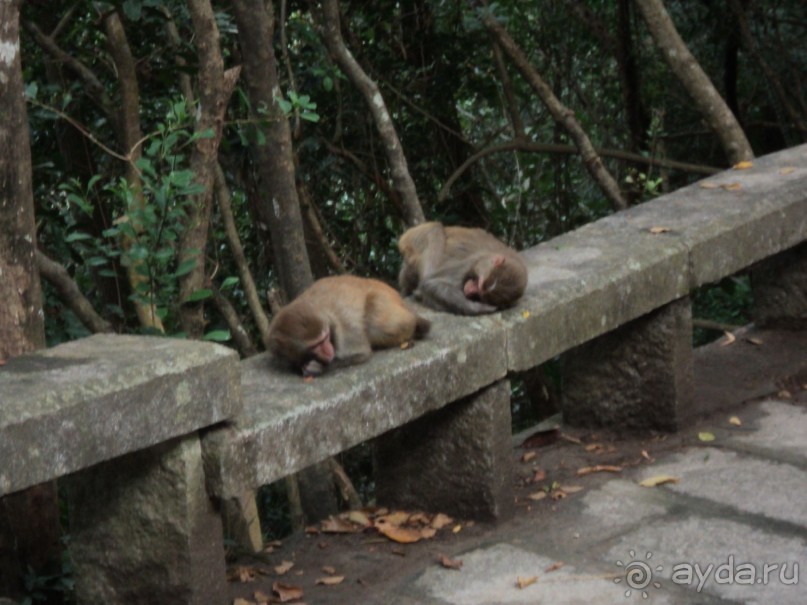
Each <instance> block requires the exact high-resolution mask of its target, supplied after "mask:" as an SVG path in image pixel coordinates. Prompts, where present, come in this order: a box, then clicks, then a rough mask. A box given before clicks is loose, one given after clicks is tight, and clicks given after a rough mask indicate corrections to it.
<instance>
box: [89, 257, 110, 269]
mask: <svg viewBox="0 0 807 605" xmlns="http://www.w3.org/2000/svg"><path fill="white" fill-rule="evenodd" d="M84 262H85V263H86V264H87V265H89V266H90V267H100V266H101V265H106V264H107V259H106V257H103V256H91V257H90V258H88V259H87V260H86V261H84Z"/></svg>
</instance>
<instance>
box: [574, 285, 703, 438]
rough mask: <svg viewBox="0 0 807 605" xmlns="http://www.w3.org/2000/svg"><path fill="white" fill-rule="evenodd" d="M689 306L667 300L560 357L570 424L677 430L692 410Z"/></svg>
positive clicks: (687, 301) (688, 417)
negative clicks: (650, 310)
mask: <svg viewBox="0 0 807 605" xmlns="http://www.w3.org/2000/svg"><path fill="white" fill-rule="evenodd" d="M692 359H693V357H692V310H691V308H690V302H689V298H682V299H679V300H676V301H673V302H672V303H670V304H667V305H665V306H663V307H661V308H659V309H657V310H655V311H652V312H650V313H648V314H647V315H644V316H642V317H639V318H638V319H635V320H633V321H631V322H629V323H627V324H625V325H624V326H621V327H619V328H617V329H616V330H613V331H612V332H608V333H607V334H604V335H602V336H600V337H598V338H595V339H594V340H591V341H589V342H587V343H585V344H583V345H581V346H579V347H577V348H575V349H572V350H571V351H569V352H568V353H566V354H564V356H563V358H562V374H563V419H564V422H566V423H568V424H570V425H573V426H606V427H610V428H652V429H662V430H677V429H679V428H680V427H681V426H682V425H683V424H685V423H686V422H687V421H688V420H689V419H690V418H691V416H692V413H693V405H694V404H693V398H694V391H693V365H692Z"/></svg>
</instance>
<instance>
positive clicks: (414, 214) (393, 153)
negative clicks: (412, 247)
mask: <svg viewBox="0 0 807 605" xmlns="http://www.w3.org/2000/svg"><path fill="white" fill-rule="evenodd" d="M320 28H321V30H322V37H323V39H324V40H325V45H326V46H327V47H328V52H329V53H330V54H331V56H332V57H333V60H334V61H335V62H336V64H337V65H338V66H339V67H340V69H342V71H344V72H345V74H346V75H347V76H348V78H350V81H351V82H353V85H354V86H356V88H358V89H359V91H360V92H361V93H362V95H363V96H364V98H365V100H366V102H367V105H368V107H369V108H370V113H371V114H372V116H373V120H374V121H375V125H376V128H377V129H378V133H379V134H380V135H381V140H382V141H383V142H384V150H385V151H386V153H387V160H388V161H389V164H390V173H391V176H392V182H393V185H394V187H395V190H396V191H397V192H398V194H399V195H400V201H401V210H402V212H403V215H404V217H403V218H404V221H406V224H407V225H410V226H411V225H416V224H418V223H422V222H423V221H424V220H425V217H424V215H423V208H422V207H421V205H420V200H419V199H418V195H417V190H416V188H415V182H414V181H413V180H412V175H411V174H410V173H409V167H408V166H407V163H406V156H405V155H404V152H403V147H402V146H401V141H400V140H399V139H398V134H397V132H396V131H395V126H394V124H393V123H392V117H391V116H390V114H389V111H388V110H387V105H386V103H385V102H384V97H383V96H382V95H381V91H380V90H379V88H378V85H377V84H376V83H375V82H374V81H373V80H372V79H371V78H370V77H369V76H368V75H367V74H366V73H365V71H364V70H363V69H362V67H361V65H359V62H358V61H356V59H355V57H353V55H352V54H351V52H350V50H348V48H347V45H345V41H344V39H343V38H342V32H341V29H340V25H339V3H338V2H337V1H336V0H325V1H324V2H323V3H322V18H321V19H320Z"/></svg>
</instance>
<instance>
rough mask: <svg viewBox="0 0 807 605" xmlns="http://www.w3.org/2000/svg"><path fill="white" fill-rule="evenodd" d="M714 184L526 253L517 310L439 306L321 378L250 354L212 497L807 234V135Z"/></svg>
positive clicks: (404, 418) (220, 441)
mask: <svg viewBox="0 0 807 605" xmlns="http://www.w3.org/2000/svg"><path fill="white" fill-rule="evenodd" d="M704 181H706V182H708V183H711V184H712V185H714V186H710V187H708V188H707V187H703V186H702V184H701V183H695V184H693V185H691V186H688V187H685V188H683V189H680V190H678V191H676V192H674V193H672V194H670V195H665V196H663V197H661V198H659V199H657V200H654V201H651V202H648V203H646V204H642V205H641V206H637V207H634V208H631V209H629V210H626V211H624V212H620V213H617V214H614V215H612V216H609V217H606V218H604V219H601V220H599V221H596V222H594V223H591V224H589V225H586V226H584V227H581V228H580V229H577V230H575V231H573V232H570V233H568V234H565V235H562V236H560V237H557V238H554V239H552V240H550V241H547V242H544V243H542V244H540V245H538V246H535V247H533V248H530V249H529V250H525V251H524V252H523V253H522V254H523V256H524V258H525V260H526V262H527V266H528V269H529V286H528V289H527V292H526V294H525V296H524V298H523V299H522V300H521V301H520V302H519V304H518V305H517V306H516V307H514V308H513V309H510V310H507V311H505V312H503V313H497V314H494V315H491V316H485V317H477V318H468V317H454V316H451V315H448V314H444V313H429V314H428V316H429V317H430V318H431V319H432V321H433V326H432V332H431V334H430V335H429V337H428V338H427V340H425V341H422V342H419V343H417V344H416V345H415V347H414V348H413V349H411V350H406V351H398V350H395V351H384V352H379V353H376V354H375V355H374V356H373V358H372V359H371V360H370V362H369V363H367V364H364V365H361V366H357V367H354V368H348V369H342V370H337V371H335V372H333V373H331V374H327V375H325V376H323V377H320V378H316V379H315V380H313V381H312V382H311V383H304V382H303V381H302V379H301V378H300V377H299V376H297V375H294V374H291V373H289V372H284V371H281V370H278V369H276V368H274V367H272V365H271V364H270V362H269V360H268V358H267V357H266V356H265V355H264V356H258V357H255V358H253V359H250V360H247V361H245V362H242V390H243V394H244V411H243V413H242V414H241V415H240V416H239V417H237V418H235V419H234V421H233V422H232V423H231V424H230V425H229V426H228V427H227V428H226V429H221V430H216V431H213V432H211V433H209V434H208V435H207V436H206V437H205V439H204V443H203V445H204V451H205V456H206V459H207V469H208V472H207V474H208V481H209V487H208V488H209V490H210V492H211V494H213V495H215V496H217V497H223V498H237V497H239V496H240V495H243V493H244V490H249V489H253V488H255V487H257V486H259V485H263V484H265V483H269V482H271V481H274V480H276V479H278V478H281V477H283V476H286V475H288V474H289V473H292V472H295V471H298V470H301V469H302V468H305V467H306V466H308V465H310V464H313V463H315V462H318V461H320V460H322V459H324V458H325V457H327V456H329V455H331V454H335V453H337V452H340V451H343V450H345V449H347V448H349V447H351V446H353V445H356V444H358V443H360V442H362V441H364V440H367V439H370V438H372V437H376V436H378V435H380V434H382V433H384V432H386V431H388V430H391V429H393V428H397V427H400V426H402V425H403V424H406V423H408V422H410V421H412V420H414V419H416V418H418V417H419V416H421V415H423V414H425V413H427V412H429V411H432V410H436V409H438V408H440V407H442V406H444V405H445V404H448V403H450V402H452V401H456V400H458V399H460V398H461V397H464V396H466V395H468V394H471V393H474V392H477V391H478V390H479V389H481V388H483V387H485V386H487V385H490V384H491V383H493V382H494V381H497V380H499V379H501V378H502V377H504V376H505V375H506V374H507V373H508V372H513V371H523V370H527V369H529V368H532V367H535V366H536V365H539V364H541V363H544V362H546V361H548V360H551V359H553V358H555V357H556V356H558V355H560V354H561V353H564V352H567V351H569V350H570V349H573V348H574V347H576V346H578V345H581V344H583V343H585V342H588V341H591V340H593V339H595V338H597V337H600V336H602V335H604V334H607V333H609V332H612V331H614V330H617V329H619V328H621V327H622V326H625V325H626V324H628V323H630V322H632V321H633V320H636V319H638V318H641V317H644V316H646V315H647V314H649V313H651V312H653V311H655V310H657V309H661V308H663V307H665V306H666V305H668V304H669V303H672V302H674V301H677V300H680V299H683V298H685V297H686V296H687V295H688V294H689V292H690V290H691V289H692V288H694V287H697V286H700V285H702V284H704V283H709V282H713V281H717V280H719V279H721V278H723V277H726V276H728V275H731V274H733V273H736V272H737V271H740V270H742V269H745V268H747V267H749V266H751V265H753V264H754V263H756V262H758V261H760V260H763V259H765V258H767V257H770V256H772V255H776V254H777V253H779V252H781V251H783V250H787V249H789V248H792V247H794V246H796V245H797V244H799V243H800V242H803V241H805V239H807V193H805V183H807V145H801V146H799V147H794V148H791V149H788V150H785V151H782V152H779V153H776V154H771V155H769V156H766V157H764V158H760V159H758V160H755V162H754V164H753V166H752V167H751V168H750V169H748V170H728V171H725V172H723V173H720V174H718V175H714V176H712V177H709V178H707V179H704ZM721 185H733V186H732V187H726V188H722V187H721ZM653 227H664V228H665V229H666V231H664V232H662V233H652V232H651V231H650V229H651V228H653Z"/></svg>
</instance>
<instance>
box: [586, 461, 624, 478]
mask: <svg viewBox="0 0 807 605" xmlns="http://www.w3.org/2000/svg"><path fill="white" fill-rule="evenodd" d="M621 472H622V467H621V466H615V465H613V464H597V465H595V466H584V467H582V468H579V469H577V476H578V477H582V476H583V475H590V474H591V473H621Z"/></svg>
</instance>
